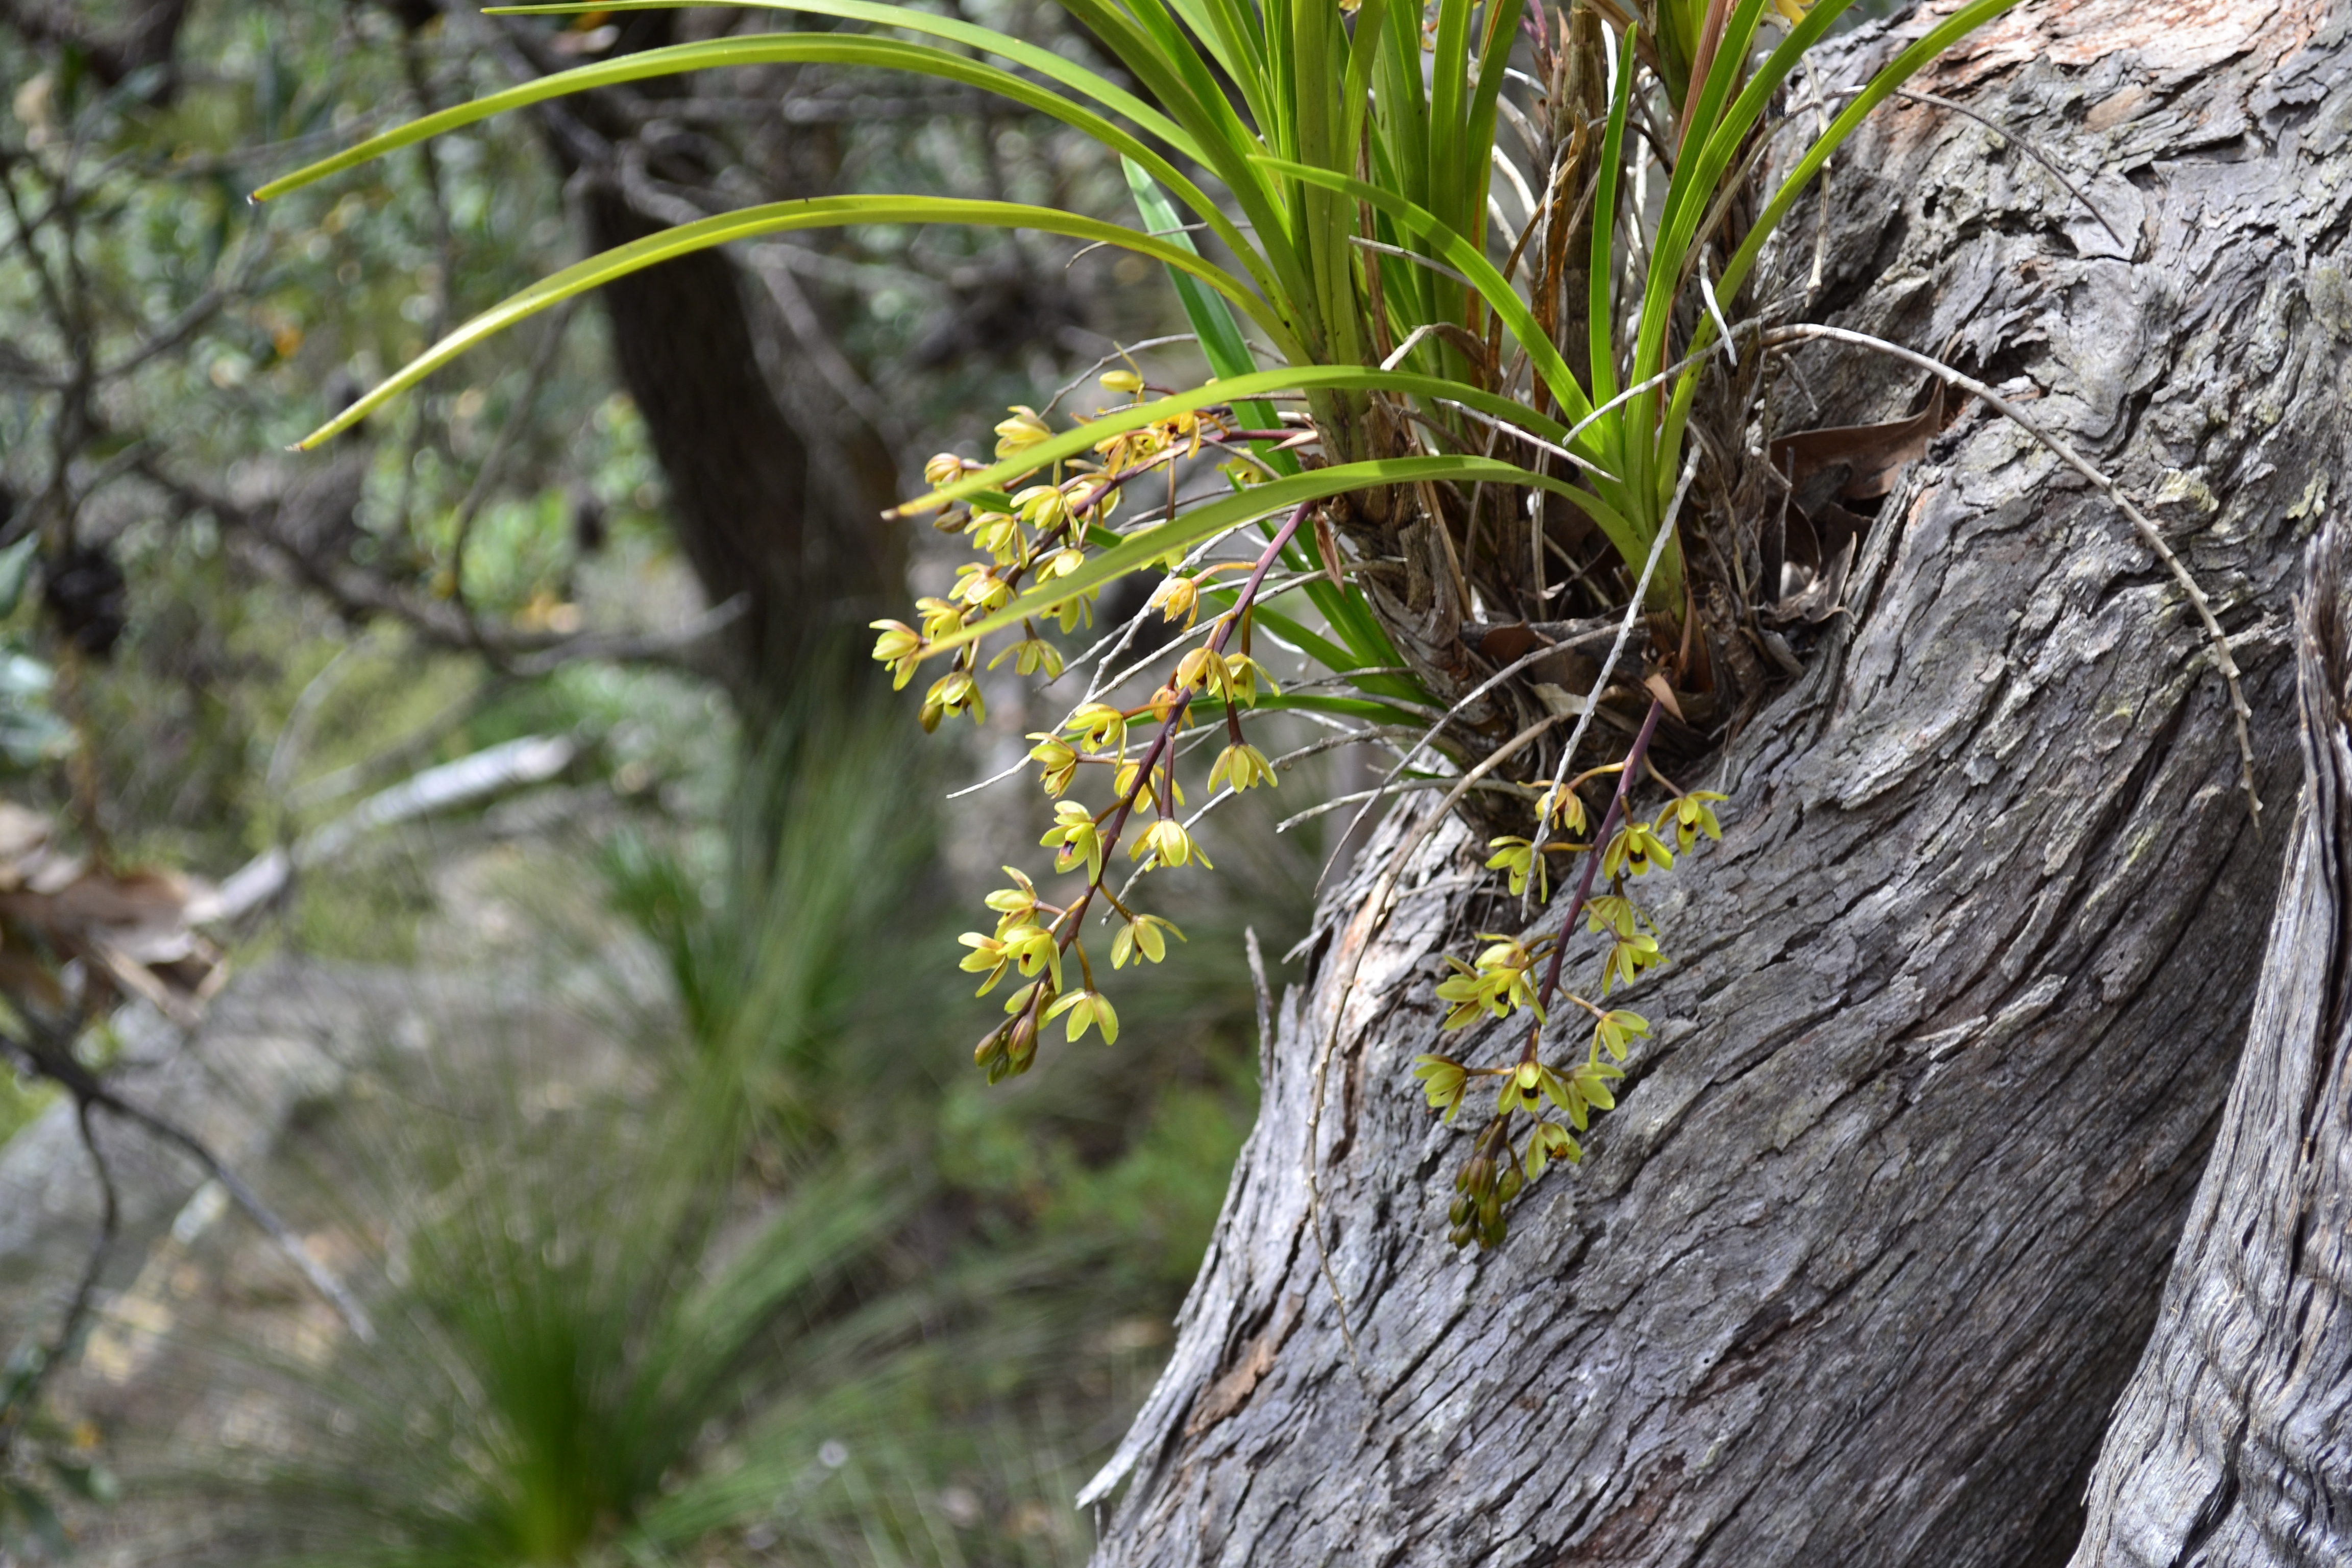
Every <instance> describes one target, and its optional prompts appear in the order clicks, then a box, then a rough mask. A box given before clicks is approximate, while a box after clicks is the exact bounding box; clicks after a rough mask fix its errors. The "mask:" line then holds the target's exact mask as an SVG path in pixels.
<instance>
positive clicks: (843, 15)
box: [482, 0, 1206, 162]
mask: <svg viewBox="0 0 2352 1568" xmlns="http://www.w3.org/2000/svg"><path fill="white" fill-rule="evenodd" d="M691 4H693V5H728V6H733V7H736V8H738V9H742V10H755V11H788V12H796V13H799V14H801V15H803V16H833V17H836V18H838V19H840V20H842V21H845V22H866V23H871V24H872V25H874V26H877V27H898V28H900V29H903V30H904V31H907V32H909V33H924V34H928V35H929V36H930V37H935V38H945V39H947V40H948V41H949V42H950V43H957V44H962V45H964V46H965V47H969V48H974V49H978V50H980V51H981V52H982V53H983V54H991V55H994V56H996V57H997V58H1000V59H1006V60H1011V61H1012V62H1013V64H1015V65H1019V66H1026V67H1028V68H1030V69H1031V70H1034V71H1035V72H1036V73H1037V74H1038V75H1039V76H1042V77H1044V78H1045V79H1047V80H1049V81H1058V82H1060V83H1061V84H1062V85H1063V86H1064V87H1066V88H1069V89H1072V90H1074V91H1076V92H1079V93H1082V94H1084V95H1085V96H1086V97H1087V98H1090V99H1093V100H1095V101H1096V102H1097V103H1099V104H1101V105H1102V106H1103V107H1104V108H1106V109H1108V110H1112V111H1114V112H1116V113H1118V114H1123V115H1125V116H1127V118H1128V119H1129V120H1131V121H1134V122H1135V123H1136V124H1137V125H1139V126H1140V127H1142V128H1143V129H1144V130H1145V131H1146V132H1150V134H1151V135H1154V136H1157V137H1158V138H1160V140H1161V141H1162V142H1166V143H1168V145H1170V146H1171V147H1173V148H1175V149H1176V150H1177V151H1178V152H1179V153H1182V154H1183V155H1184V156H1186V157H1187V158H1191V159H1192V160H1194V161H1195V162H1206V160H1205V159H1202V156H1201V149H1200V148H1199V147H1198V146H1197V145H1196V144H1195V143H1194V142H1193V140H1192V137H1191V135H1189V134H1188V133H1187V132H1185V131H1184V129H1183V128H1182V127H1181V126H1180V125H1178V124H1177V123H1176V122H1175V121H1172V120H1171V119H1169V118H1168V117H1167V116H1166V115H1164V114H1162V113H1160V110H1156V109H1154V108H1152V107H1151V105H1150V104H1148V103H1146V102H1144V100H1141V99H1139V98H1138V97H1136V96H1135V94H1133V93H1131V92H1129V91H1128V90H1127V89H1125V88H1123V87H1120V86H1118V84H1117V83H1115V82H1112V81H1110V80H1109V79H1107V78H1105V77H1103V76H1102V75H1100V74H1099V73H1097V72H1095V71H1090V70H1088V69H1087V68H1086V67H1084V66H1082V65H1079V64H1077V63H1076V61H1074V60H1067V59H1064V58H1062V57H1061V56H1060V55H1057V54H1055V52H1054V51H1053V50H1051V49H1047V48H1041V47H1038V46H1037V45H1035V44H1032V43H1028V42H1026V41H1024V40H1023V39H1020V38H1016V37H1013V36H1012V35H1011V34H1009V33H1000V32H998V31H997V30H996V29H995V28H993V27H983V26H980V25H979V24H977V23H973V22H966V21H963V20H961V19H960V18H958V17H954V16H938V15H936V14H934V13H932V12H929V11H918V10H915V9H914V8H913V7H911V6H907V5H884V4H880V3H879V0H691ZM687 8H688V0H568V3H566V4H563V5H492V6H489V7H487V8H486V9H485V10H484V11H483V13H482V15H484V16H572V15H577V14H580V13H583V12H589V11H595V12H604V11H680V10H685V9H687Z"/></svg>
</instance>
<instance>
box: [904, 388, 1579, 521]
mask: <svg viewBox="0 0 2352 1568" xmlns="http://www.w3.org/2000/svg"><path fill="white" fill-rule="evenodd" d="M1323 387H1332V388H1337V389H1339V390H1343V391H1350V392H1402V393H1406V394H1410V395H1414V396H1419V397H1427V398H1433V399H1434V398H1450V399H1452V400H1453V401H1454V402H1457V403H1461V404H1465V405H1468V406H1469V407H1472V408H1475V409H1477V410H1479V411H1480V412H1482V413H1486V414H1491V415H1493V416H1496V418H1498V419H1504V420H1507V421H1508V422H1509V423H1511V424H1513V425H1516V426H1518V427H1519V428H1520V429H1522V430H1526V431H1528V432H1529V433H1530V434H1533V435H1536V436H1540V437H1543V438H1544V439H1545V440H1547V441H1550V442H1554V443H1559V442H1564V441H1565V440H1567V438H1568V428H1567V426H1563V425H1561V424H1560V423H1559V421H1557V420H1554V419H1549V418H1547V417H1546V416H1543V415H1540V414H1538V413H1537V412H1536V411H1535V410H1534V409H1532V408H1529V407H1528V406H1527V405H1525V404H1523V403H1519V402H1517V401H1516V400H1515V399H1512V398H1508V397H1505V396H1502V395H1499V394H1497V393H1492V392H1486V391H1483V390H1481V389H1480V388H1478V387H1475V386H1470V385H1466V384H1464V383H1462V382H1458V381H1448V380H1446V379H1444V377H1442V376H1434V375H1423V374H1418V373H1417V372H1413V371H1404V370H1381V369H1380V368H1379V367H1378V366H1376V365H1361V364H1317V365H1305V366H1300V367H1298V368H1296V369H1291V370H1261V371H1256V372H1254V373H1252V374H1248V375H1242V376H1235V377H1234V378H1232V379H1230V380H1225V379H1219V380H1217V381H1213V382H1211V383H1209V384H1206V385H1204V386H1196V387H1194V388H1192V391H1190V392H1182V393H1178V394H1177V395H1174V396H1172V397H1162V398H1157V399H1155V400H1153V401H1152V402H1150V403H1139V404H1135V405H1130V406H1129V407H1126V408H1115V409H1113V410H1111V411H1110V412H1109V413H1108V414H1104V415H1100V416H1097V417H1096V418H1093V419H1089V420H1087V422H1086V423H1085V424H1083V425H1080V426H1077V427H1076V429H1072V430H1066V431H1063V432H1062V433H1061V434H1059V435H1057V436H1054V437H1049V438H1048V439H1046V440H1044V441H1040V442H1038V443H1037V444H1036V445H1035V446H1034V447H1027V448H1025V449H1024V450H1023V452H1022V453H1021V455H1020V456H1019V457H1017V458H1007V459H1006V460H1005V461H1003V462H1001V463H998V464H996V465H994V466H993V467H992V468H983V469H982V470H980V471H979V472H978V473H973V474H967V475H965V476H964V477H963V478H962V479H958V480H956V481H955V482H954V483H952V484H947V485H942V486H940V488H939V489H935V490H932V491H930V492H929V493H928V494H925V495H921V496H918V497H916V498H915V499H914V500H910V501H908V502H907V503H906V504H905V505H904V506H901V507H899V508H898V510H899V511H900V512H902V513H913V512H925V511H935V510H938V509H939V508H940V507H941V506H944V505H947V504H948V503H950V502H951V501H959V500H967V499H969V498H971V497H972V496H973V495H974V494H975V493H977V492H980V491H984V490H1001V489H1004V488H1005V487H1007V486H1009V485H1010V484H1011V483H1012V482H1013V480H1015V479H1020V478H1021V477H1022V476H1024V475H1025V474H1028V473H1032V472H1034V470H1036V469H1038V468H1044V467H1045V465H1047V464H1048V463H1058V462H1062V461H1064V460H1066V459H1067V458H1075V457H1078V456H1080V455H1081V454H1083V453H1086V452H1090V451H1092V450H1093V449H1094V447H1095V444H1096V443H1097V442H1099V441H1108V440H1109V439H1110V438H1111V437H1114V436H1124V435H1126V434H1127V433H1128V432H1129V431H1130V430H1140V429H1142V428H1143V427H1144V426H1147V425H1156V424H1158V423H1160V421H1161V420H1163V419H1169V418H1172V417H1174V416H1177V415H1180V414H1192V413H1196V412H1198V411H1199V410H1201V409H1203V408H1215V407H1219V406H1222V405H1226V404H1233V405H1236V406H1240V405H1244V403H1245V402H1246V401H1247V400H1248V399H1250V398H1254V397H1263V396H1265V395H1268V394H1271V393H1277V392H1307V391H1310V390H1315V389H1318V388H1323ZM1261 406H1262V405H1261Z"/></svg>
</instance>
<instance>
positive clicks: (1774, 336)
mask: <svg viewBox="0 0 2352 1568" xmlns="http://www.w3.org/2000/svg"><path fill="white" fill-rule="evenodd" d="M1806 338H1822V339H1827V340H1829V341H1830V342H1840V343H1852V344H1853V345H1854V346H1855V347H1856V348H1864V349H1870V350H1873V351H1874V352H1876V353H1883V354H1887V355H1890V356H1891V357H1893V358H1895V359H1899V360H1901V361H1903V362H1904V363H1906V364H1912V365H1916V366H1917V367H1918V368H1920V369H1921V370H1924V371H1926V372H1927V374H1930V375H1933V376H1937V377H1938V378H1940V379H1941V380H1943V381H1944V382H1946V383H1947V384H1950V385H1953V386H1957V387H1958V388H1959V389H1960V390H1961V391H1963V392H1966V393H1968V394H1969V395H1971V396H1974V397H1978V398H1981V399H1982V400H1983V401H1984V403H1985V405H1987V406H1988V407H1990V408H1991V409H1993V410H1994V411H1995V412H1997V413H1999V414H2000V416H2001V417H2003V418H2004V419H2007V420H2008V421H2009V422H2010V423H2011V424H2012V425H2014V426H2017V427H2018V428H2019V429H2021V430H2022V431H2024V432H2025V433H2026V434H2027V435H2028V436H2031V437H2033V438H2034V439H2035V440H2036V441H2039V442H2041V443H2042V445H2043V446H2044V447H2048V448H2049V449H2050V451H2051V453H2052V454H2053V456H2055V457H2056V458H2058V460H2059V461H2060V462H2062V463H2064V464H2065V465H2066V466H2067V467H2068V468H2072V469H2074V471H2075V472H2076V473H2078V474H2080V475H2082V476H2083V478H2084V479H2088V480H2090V481H2091V483H2092V485H2093V486H2094V487H2095V488H2096V489H2098V491H2099V493H2100V494H2102V495H2104V496H2105V497H2106V498H2107V500H2111V501H2113V502H2114V503H2115V506H2116V510H2118V511H2120V512H2122V513H2123V514H2124V516H2125V518H2126V519H2127V520H2128V521H2130V523H2131V525H2132V531H2133V532H2135V533H2137V534H2138V535H2139V538H2140V542H2141V543H2143V544H2145V545H2147V548H2148V551H2149V552H2150V553H2152V554H2153V555H2155V557H2156V558H2157V560H2158V561H2159V562H2161V563H2163V564H2164V568H2165V570H2166V571H2168V572H2169V573H2171V574H2172V580H2173V581H2174V582H2176V583H2178V584H2180V591H2181V592H2182V593H2183V594H2185V595H2188V596H2189V606H2190V608H2192V609H2194V610H2195V611H2196V612H2197V618H2198V619H2199V620H2200V621H2201V622H2203V623H2204V626H2205V635H2206V637H2208V638H2209V639H2210V641H2211V642H2212V645H2213V658H2214V661H2215V662H2216V663H2217V664H2219V665H2220V666H2221V680H2222V683H2223V684H2224V685H2226V686H2227V687H2229V689H2230V712H2231V718H2233V719H2234V720H2235V721H2237V726H2238V761H2239V763H2240V766H2241V767H2242V770H2243V773H2244V782H2245V790H2246V806H2247V810H2248V813H2249V815H2250V816H2252V818H2253V824H2254V836H2255V837H2257V838H2260V837H2261V836H2262V831H2263V799H2262V796H2261V795H2257V794H2256V793H2255V791H2254V743H2253V740H2252V735H2251V734H2250V733H2249V731H2248V721H2250V720H2251V719H2252V717H2253V714H2252V710H2251V709H2249V708H2248V707H2247V706H2246V694H2245V692H2244V691H2243V690H2242V689H2240V688H2239V685H2238V661H2237V660H2236V659H2235V658H2232V657H2231V653H2230V635H2229V633H2227V632H2225V631H2223V630H2222V629H2221V622H2220V621H2219V620H2217V619H2216V618H2215V617H2214V615H2213V605H2212V603H2211V601H2210V600H2208V599H2207V598H2206V597H2205V590H2204V589H2202V588H2200V587H2199V586H2198V585H2197V579H2196V578H2194V577H2192V576H2190V575H2189V568H2188V567H2187V566H2186V565H2185V564H2183V563H2182V562H2181V559H2180V557H2179V556H2178V555H2176V554H2174V553H2173V552H2172V546H2170V545H2169V544H2167V543H2166V542H2164V536H2163V535H2162V534H2160V533H2158V531H2156V524H2154V523H2152V522H2150V521H2148V520H2147V515H2146V514H2145V513H2143V512H2142V511H2141V510H2139V508H2137V507H2136V506H2134V505H2133V504H2132V503H2131V499H2130V498H2129V497H2128V496H2126V495H2125V494H2124V492H2123V490H2122V489H2121V488H2120V487H2118V486H2117V485H2116V482H2115V480H2113V479H2109V478H2107V476H2106V475H2105V474H2103V473H2101V472H2099V470H2098V469H2096V468H2093V467H2092V466H2091V465H2090V464H2089V463H2088V462H2086V461H2084V458H2083V457H2082V455H2081V454H2079V453H2077V452H2076V451H2075V450H2074V447H2069V446H2068V445H2066V443H2065V442H2063V441H2062V440H2060V439H2059V438H2058V437H2055V436H2053V435H2052V434H2051V433H2050V432H2049V431H2047V430H2044V429H2043V428H2042V426H2039V425H2037V424H2035V423H2034V422H2033V421H2032V419H2031V418H2029V417H2028V416H2027V415H2026V413H2025V410H2023V409H2022V408H2020V407H2019V406H2018V405H2016V404H2014V403H2012V402H2011V401H2010V400H2009V399H2008V398H2006V397H2003V396H2002V395H2000V393H1998V392H1995V391H1994V390H1993V389H1992V388H1991V387H1990V386H1987V385H1986V384H1984V383H1983V382H1981V381H1979V380H1977V379H1976V377H1974V376H1972V375H1964V374H1961V373H1960V372H1958V371H1957V370H1954V369H1953V368H1952V367H1951V366H1950V365H1948V364H1946V363H1944V362H1943V361H1941V360H1939V359H1934V358H1931V357H1929V356H1928V355H1927V354H1923V353H1918V352H1917V351H1916V350H1913V349H1906V348H1905V347H1903V346H1902V345H1901V344H1900V343H1890V342H1887V341H1886V340H1885V338H1874V337H1872V336H1871V335H1870V334H1869V333H1868V332H1857V331H1851V330H1849V329H1847V328H1844V327H1823V326H1815V325H1811V324H1810V323H1799V324H1796V325H1793V326H1786V327H1774V328H1772V329H1771V330H1770V331H1767V332H1766V333H1765V334H1764V342H1765V344H1766V346H1768V347H1772V346H1777V345H1779V344H1781V343H1788V342H1798V341H1800V340H1801V339H1806Z"/></svg>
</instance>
